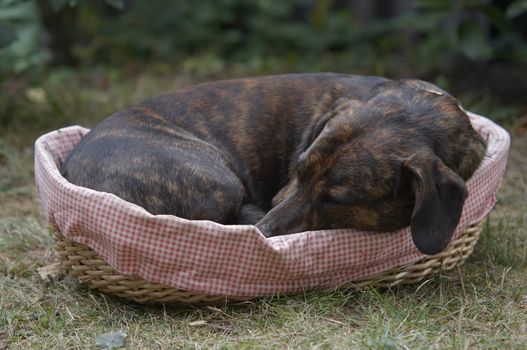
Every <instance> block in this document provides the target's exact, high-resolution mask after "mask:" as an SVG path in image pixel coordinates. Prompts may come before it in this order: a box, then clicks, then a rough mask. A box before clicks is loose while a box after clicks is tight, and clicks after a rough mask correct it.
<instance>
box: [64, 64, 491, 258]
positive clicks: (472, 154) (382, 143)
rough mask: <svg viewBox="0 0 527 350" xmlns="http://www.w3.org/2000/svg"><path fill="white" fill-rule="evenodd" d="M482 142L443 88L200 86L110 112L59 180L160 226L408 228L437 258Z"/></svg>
mask: <svg viewBox="0 0 527 350" xmlns="http://www.w3.org/2000/svg"><path fill="white" fill-rule="evenodd" d="M485 148H486V146H485V142H484V141H483V140H482V138H481V137H480V136H479V134H478V133H477V132H476V131H475V130H474V129H473V128H472V126H471V124H470V121H469V119H468V117H467V115H466V113H465V112H464V111H463V110H462V108H461V107H460V106H459V103H458V102H457V101H456V100H455V99H454V98H453V97H451V96H450V95H449V94H447V93H446V92H444V91H443V90H441V89H439V88H438V87H436V86H435V85H432V84H430V83H426V82H423V81H419V80H389V79H385V78H380V77H368V76H354V75H346V74H330V73H325V74H289V75H278V76H268V77H259V78H252V79H240V80H227V81H218V82H212V83H205V84H200V85H196V86H193V87H189V88H186V89H183V90H181V91H178V92H174V93H170V94H166V95H162V96H158V97H154V98H151V99H148V100H146V101H145V102H143V103H141V104H139V105H137V106H134V107H131V108H129V109H126V110H123V111H120V112H117V113H115V114H114V115H112V116H110V117H108V118H107V119H105V120H103V121H102V122H101V123H100V124H98V125H97V126H96V127H95V128H94V129H93V130H91V131H90V132H89V133H88V134H87V135H86V136H85V137H84V138H83V139H82V140H81V142H80V143H79V144H78V145H77V146H76V147H75V149H74V150H73V151H72V152H71V153H70V154H69V156H68V157H67V159H66V160H65V162H64V164H63V165H62V169H61V171H62V174H63V175H64V176H65V177H66V178H67V179H68V180H69V181H71V182H72V183H74V184H77V185H80V186H84V187H88V188H92V189H95V190H98V191H105V192H111V193H114V194H116V195H117V196H119V197H121V198H123V199H125V200H127V201H130V202H132V203H135V204H138V205H140V206H142V207H143V208H145V209H146V210H148V211H149V212H151V213H152V214H174V215H177V216H180V217H183V218H187V219H195V220H200V219H208V220H213V221H216V222H219V223H224V224H256V226H257V227H258V228H259V229H260V231H261V232H262V233H263V234H264V235H265V236H273V235H282V234H289V233H293V232H301V231H305V230H318V229H332V228H357V229H363V230H372V231H391V230H395V229H399V228H402V227H405V226H407V225H411V231H412V237H413V240H414V242H415V245H416V246H417V248H418V249H419V250H421V251H422V252H424V253H426V254H435V253H438V252H440V251H441V250H443V249H444V248H445V247H446V246H447V244H448V242H449V240H450V238H451V237H452V234H453V231H454V229H455V227H456V226H457V224H458V222H459V218H460V215H461V211H462V208H463V203H464V201H465V198H466V196H467V190H466V188H465V184H464V180H467V179H468V178H469V177H470V176H471V175H472V174H473V172H474V171H475V170H476V168H477V167H478V165H479V164H480V162H481V160H482V158H483V156H484V153H485Z"/></svg>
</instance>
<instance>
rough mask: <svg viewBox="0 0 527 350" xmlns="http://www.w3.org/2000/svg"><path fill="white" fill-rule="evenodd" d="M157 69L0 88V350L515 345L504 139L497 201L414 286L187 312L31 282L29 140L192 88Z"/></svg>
mask: <svg viewBox="0 0 527 350" xmlns="http://www.w3.org/2000/svg"><path fill="white" fill-rule="evenodd" d="M161 73H163V74H161ZM161 73H160V72H154V73H152V74H150V75H149V74H142V75H139V76H137V77H136V78H133V79H131V80H126V79H124V78H123V77H121V76H119V74H117V73H115V74H113V75H112V73H110V74H107V75H104V74H103V73H93V74H91V75H82V74H73V73H71V72H67V71H65V72H59V73H54V74H52V75H50V76H49V77H48V79H47V80H44V81H42V82H40V84H39V86H37V87H33V88H28V87H27V86H26V87H23V88H21V87H19V86H18V85H17V84H18V82H16V81H11V82H9V83H4V86H2V93H1V94H0V95H2V97H0V99H2V100H3V101H0V106H3V107H0V123H2V124H3V129H2V131H1V132H0V349H4V348H13V349H19V348H27V349H55V348H56V349H86V348H93V347H94V345H93V344H94V338H95V336H96V335H99V334H102V333H107V332H115V331H124V332H126V333H127V348H130V349H172V348H181V349H205V348H217V349H231V348H234V349H255V348H256V349H258V348H260V349H269V348H276V349H284V348H292V349H305V348H322V349H329V348H358V349H474V348H478V349H496V348H499V349H527V225H526V219H527V217H526V214H525V213H526V212H527V203H526V202H527V201H525V198H526V195H527V175H526V174H527V154H526V153H525V149H526V146H527V135H523V136H521V135H520V136H516V137H514V139H513V148H512V151H511V157H510V161H509V169H508V172H507V176H506V178H505V180H504V183H503V187H502V189H501V191H500V193H499V196H498V204H497V206H496V208H495V209H494V210H493V212H492V213H491V215H490V218H489V220H488V222H487V225H486V228H485V230H484V232H483V234H482V237H481V239H480V241H479V242H478V244H477V246H476V251H475V252H474V254H473V255H472V256H471V257H470V258H469V259H468V260H467V262H466V264H465V265H464V266H463V267H460V268H458V269H455V270H454V271H452V272H448V273H444V274H441V275H439V276H436V277H434V278H432V279H430V280H428V281H426V282H423V283H421V284H418V285H410V286H403V287H397V288H393V289H388V290H378V289H367V290H363V291H350V290H335V291H329V292H316V291H315V292H306V293H304V294H300V295H294V296H287V297H269V298H262V299H257V300H253V301H249V302H243V303H234V304H222V305H215V306H201V307H197V306H182V305H166V306H163V305H137V304H134V303H130V302H126V301H123V300H120V299H117V298H114V297H109V296H106V295H103V294H100V293H98V292H95V291H91V290H89V289H87V288H85V287H82V286H79V285H78V284H77V283H76V282H75V281H73V280H71V279H70V278H68V277H61V278H59V279H57V280H54V281H51V282H50V281H44V280H42V279H41V278H40V277H39V276H38V273H37V268H38V267H41V266H46V265H48V264H50V263H51V262H53V261H54V257H53V254H52V250H53V242H52V240H51V238H50V236H49V232H48V229H47V227H46V224H45V223H44V222H43V220H42V218H41V216H40V212H39V208H38V204H37V203H36V201H35V190H34V186H33V173H32V170H31V169H32V162H33V160H32V156H33V154H32V142H33V140H34V138H35V137H36V136H38V135H39V134H41V133H43V132H45V131H47V130H51V129H54V128H57V127H61V126H65V125H69V124H82V125H85V126H88V127H89V126H93V125H94V124H95V123H96V122H97V121H98V120H100V119H101V118H102V117H104V116H105V115H107V114H109V113H111V112H112V111H114V110H116V109H118V108H121V107H123V106H125V105H129V104H131V103H133V102H135V101H139V100H141V99H143V98H145V97H147V96H149V95H153V94H156V93H159V92H161V91H166V90H169V89H174V88H177V87H180V86H182V85H184V84H187V83H188V82H189V81H191V80H192V79H191V78H189V77H178V78H175V79H174V77H173V76H172V75H167V74H165V73H164V72H161ZM13 86H14V88H13ZM79 86H82V89H78V87H79ZM17 89H18V90H17ZM15 90H16V92H17V93H16V94H15V93H14V92H13V91H15ZM467 107H468V108H469V109H470V107H471V106H470V105H467ZM478 109H479V110H478V112H480V113H483V114H486V115H489V116H496V115H497V116H498V117H499V118H504V116H506V115H509V114H513V113H514V111H517V109H511V107H506V108H501V109H500V108H498V109H496V107H493V106H491V105H488V103H487V102H485V104H483V105H481V104H480V105H479V106H478Z"/></svg>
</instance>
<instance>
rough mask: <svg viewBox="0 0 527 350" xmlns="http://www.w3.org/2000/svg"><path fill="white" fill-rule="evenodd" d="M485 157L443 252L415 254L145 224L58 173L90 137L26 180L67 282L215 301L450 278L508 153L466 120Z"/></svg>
mask: <svg viewBox="0 0 527 350" xmlns="http://www.w3.org/2000/svg"><path fill="white" fill-rule="evenodd" d="M470 119H471V122H472V124H473V126H474V128H475V129H476V130H477V131H478V132H479V133H480V134H481V135H482V136H483V137H484V138H485V139H486V140H487V142H488V148H487V154H486V155H485V158H484V160H483V162H482V164H481V166H480V167H479V168H478V169H477V171H476V172H475V173H474V175H473V177H472V178H471V179H470V180H469V181H468V182H467V187H468V190H469V192H470V195H469V197H468V198H467V200H466V202H465V206H464V209H463V214H462V216H461V220H460V223H459V225H458V227H457V229H456V231H455V233H454V236H453V238H452V241H451V243H450V245H449V247H448V248H447V249H446V250H445V251H443V252H441V253H440V254H437V255H434V256H426V255H424V254H422V253H420V252H419V251H418V250H417V248H416V247H415V246H414V244H413V242H412V238H411V234H410V230H409V228H405V229H401V230H398V231H395V232H390V233H372V232H364V231H358V230H354V229H337V230H323V231H309V232H302V233H296V234H292V235H287V236H277V237H271V238H265V237H264V236H263V235H262V234H261V233H260V232H259V230H258V229H257V228H256V227H255V226H252V225H238V226H235V225H221V224H218V223H215V222H212V221H205V220H200V221H192V220H186V219H183V218H179V217H176V216H173V215H152V214H150V213H148V212H147V211H146V210H144V209H143V208H141V207H139V206H137V205H135V204H132V203H129V202H126V201H124V200H122V199H120V198H118V197H117V196H115V195H113V194H110V193H104V192H98V191H94V190H91V189H88V188H83V187H79V186H75V185H73V184H71V183H69V182H68V181H67V180H66V179H64V178H63V177H62V176H61V174H60V172H59V166H60V164H61V162H62V161H63V160H64V158H65V157H66V155H67V154H68V152H70V151H71V149H72V148H73V147H74V146H75V144H76V143H77V142H79V140H80V139H81V138H82V137H83V135H85V134H86V133H87V132H88V131H89V130H88V129H86V128H83V127H80V126H72V127H67V128H63V129H59V130H56V131H53V132H50V133H47V134H45V135H43V136H41V137H40V138H38V139H37V141H36V143H35V179H36V186H37V192H38V197H39V200H40V204H41V207H42V211H43V214H44V216H45V218H46V219H47V220H48V222H49V223H50V225H51V227H52V230H53V237H54V239H55V240H56V252H57V255H58V257H59V259H60V261H61V263H62V265H63V266H64V268H65V269H66V271H68V273H69V274H70V275H71V276H73V277H76V278H78V279H79V280H80V281H81V282H83V283H86V284H87V285H88V286H89V287H91V288H96V289H98V290H100V291H102V292H105V293H111V294H115V295H118V296H121V297H124V298H127V299H131V300H134V301H137V302H141V303H148V302H165V303H167V302H187V303H190V302H214V301H218V300H224V299H231V300H246V299H251V298H255V297H259V296H267V295H276V294H286V293H297V292H301V291H305V290H310V289H315V288H319V289H330V288H335V287H339V286H346V287H362V286H367V285H372V286H394V285H397V284H400V283H411V282H416V281H419V280H421V279H423V278H425V277H426V276H429V275H430V274H433V273H437V272H438V271H440V270H448V269H452V268H454V267H455V266H457V265H458V264H460V263H462V262H463V261H464V260H465V259H466V258H467V257H468V256H469V255H470V254H471V253H472V250H473V247H474V245H475V243H476V241H477V239H478V237H479V234H480V232H481V230H482V222H483V220H484V218H485V217H486V216H487V214H488V213H489V211H490V210H491V208H492V207H493V205H494V204H495V201H496V197H495V195H496V191H497V190H498V188H499V186H500V183H501V179H502V177H503V174H504V171H505V167H506V163H507V155H508V150H509V146H510V138H509V135H508V133H507V132H506V131H505V130H504V129H502V128H501V127H499V126H498V125H496V124H494V123H493V122H492V121H490V120H488V119H486V118H484V117H481V116H478V115H475V114H470Z"/></svg>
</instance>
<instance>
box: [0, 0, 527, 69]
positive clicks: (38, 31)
mask: <svg viewBox="0 0 527 350" xmlns="http://www.w3.org/2000/svg"><path fill="white" fill-rule="evenodd" d="M355 3H357V1H352V0H347V1H346V0H341V1H336V0H335V1H333V0H310V1H305V0H288V1H281V0H274V1H273V0H178V1H161V0H36V1H32V0H0V67H1V69H0V74H2V75H4V76H5V75H7V74H12V73H20V72H25V71H28V70H31V69H38V68H41V67H43V66H45V65H47V64H49V63H54V64H59V65H61V64H66V65H80V66H88V67H90V66H96V65H110V66H122V65H123V64H124V63H126V62H128V61H138V62H152V61H155V62H165V63H169V64H173V65H176V64H177V65H180V67H181V68H182V69H184V70H186V71H189V72H197V73H200V72H203V73H219V72H222V71H224V70H225V69H226V68H231V69H240V70H243V71H252V72H259V71H284V70H289V71H291V70H328V69H329V70H334V71H339V70H347V71H350V70H353V71H364V72H370V73H374V74H395V75H404V74H408V72H412V74H413V75H423V74H427V73H428V72H433V71H437V70H440V69H442V68H443V67H445V66H447V65H450V64H452V62H454V61H456V60H459V59H460V58H464V59H466V60H468V61H472V62H492V61H496V60H500V61H504V62H522V63H525V62H526V61H527V44H526V41H525V33H526V31H527V26H526V25H525V19H527V17H526V14H527V0H515V1H490V0H465V1H456V0H448V1H444V0H415V1H407V3H408V4H409V5H410V6H408V8H407V11H404V12H403V13H402V14H400V15H397V16H395V17H393V18H388V19H387V18H375V17H374V18H362V17H360V16H357V14H356V11H355V7H354V4H355ZM376 3H377V6H378V7H383V6H386V4H387V3H390V2H389V1H379V2H376Z"/></svg>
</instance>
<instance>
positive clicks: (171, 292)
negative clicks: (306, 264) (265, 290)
mask: <svg viewBox="0 0 527 350" xmlns="http://www.w3.org/2000/svg"><path fill="white" fill-rule="evenodd" d="M482 229H483V221H481V222H479V223H477V224H474V225H472V226H469V227H468V228H467V229H466V230H465V231H464V232H463V233H462V234H461V235H460V236H459V238H458V239H456V240H455V241H453V242H452V244H451V245H450V246H449V247H448V248H447V249H446V250H445V251H443V252H441V253H439V254H437V255H434V256H430V257H426V258H424V259H422V260H420V261H418V262H416V263H413V264H408V265H405V266H401V267H397V268H394V269H391V270H388V271H385V272H382V273H378V274H375V275H373V276H369V277H367V278H364V279H362V280H359V281H353V282H349V283H346V284H344V285H342V286H341V287H345V288H361V287H366V286H374V287H393V286H396V285H398V284H406V283H414V282H417V281H420V280H422V279H423V278H425V277H427V276H431V275H433V274H436V273H437V272H439V271H445V270H451V269H453V268H454V267H456V266H458V265H460V264H462V263H463V262H464V261H465V259H466V258H467V257H468V256H469V255H470V254H471V253H472V251H473V250H474V245H475V244H476V242H477V240H478V238H479V235H480V233H481V231H482ZM53 238H54V239H55V241H56V253H57V256H58V258H59V260H60V262H61V264H62V266H63V267H64V269H65V270H66V271H67V272H68V273H69V274H70V275H71V276H72V277H74V278H77V279H78V280H79V281H80V282H81V283H84V284H86V285H87V286H88V287H90V288H94V289H98V290H99V291H101V292H104V293H108V294H114V295H117V296H119V297H122V298H125V299H128V300H133V301H136V302H138V303H173V302H180V303H214V302H220V301H225V300H232V301H239V300H248V299H251V298H247V297H229V298H226V297H225V296H220V295H204V294H197V293H193V292H187V291H182V290H179V289H176V288H172V287H168V286H166V285H162V284H157V283H150V282H148V281H145V280H144V279H141V278H137V277H133V276H128V275H121V274H119V273H118V272H116V271H115V270H114V269H113V268H112V267H111V266H110V265H108V264H107V263H106V261H104V260H102V259H101V258H100V257H99V256H98V255H97V253H96V252H94V251H93V250H91V249H90V248H89V247H87V246H85V245H83V244H79V243H76V242H73V241H71V240H69V239H67V238H65V237H64V236H63V235H62V234H60V233H59V232H57V231H54V233H53Z"/></svg>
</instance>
